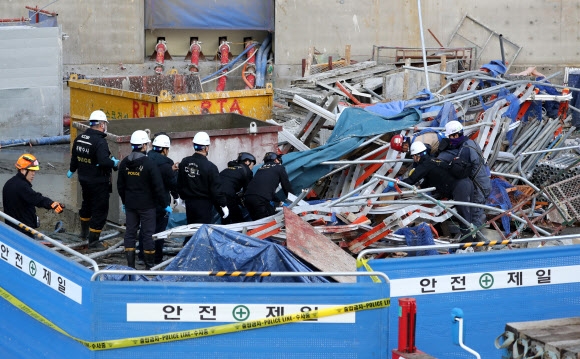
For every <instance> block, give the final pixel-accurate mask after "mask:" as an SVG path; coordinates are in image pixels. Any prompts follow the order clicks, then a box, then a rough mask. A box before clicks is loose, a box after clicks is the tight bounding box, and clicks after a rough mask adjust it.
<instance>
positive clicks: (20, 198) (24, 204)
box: [2, 172, 54, 237]
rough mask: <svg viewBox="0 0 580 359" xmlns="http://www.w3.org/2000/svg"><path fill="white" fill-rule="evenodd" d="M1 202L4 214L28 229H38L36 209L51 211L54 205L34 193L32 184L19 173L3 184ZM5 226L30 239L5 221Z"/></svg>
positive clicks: (49, 200) (48, 199)
mask: <svg viewBox="0 0 580 359" xmlns="http://www.w3.org/2000/svg"><path fill="white" fill-rule="evenodd" d="M2 200H3V202H4V213H6V214H7V215H9V216H10V217H12V218H14V219H16V220H18V221H20V222H22V223H23V224H25V225H27V226H28V227H30V228H38V217H37V216H36V207H39V208H46V209H51V208H52V207H51V205H52V203H54V201H53V200H51V199H50V198H48V197H44V196H43V195H42V194H40V193H38V192H36V191H34V190H33V189H32V183H30V182H28V181H27V180H26V177H25V176H24V175H23V174H22V173H20V172H18V173H17V174H16V175H15V176H14V177H12V178H10V179H9V180H8V181H6V183H5V184H4V187H3V188H2ZM6 224H7V225H9V226H10V227H14V228H16V229H17V230H19V231H20V232H22V233H24V234H26V235H28V236H29V237H32V235H31V234H30V233H28V232H26V231H25V230H23V229H20V228H19V227H18V226H17V225H15V224H13V223H12V222H10V221H6Z"/></svg>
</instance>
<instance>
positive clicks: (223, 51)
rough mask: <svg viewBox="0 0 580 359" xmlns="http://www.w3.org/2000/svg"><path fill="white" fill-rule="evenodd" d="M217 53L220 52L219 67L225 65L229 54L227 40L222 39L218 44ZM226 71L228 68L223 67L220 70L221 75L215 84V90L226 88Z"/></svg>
mask: <svg viewBox="0 0 580 359" xmlns="http://www.w3.org/2000/svg"><path fill="white" fill-rule="evenodd" d="M219 53H220V58H221V62H220V64H221V67H222V68H223V67H225V66H226V65H227V64H228V63H229V61H230V59H229V55H230V45H229V44H228V42H227V41H225V40H222V43H221V45H220V48H219ZM227 73H228V69H224V70H223V71H222V76H221V77H220V78H219V79H218V84H217V86H216V89H215V90H216V91H223V90H225V89H226V82H227V75H226V74H227Z"/></svg>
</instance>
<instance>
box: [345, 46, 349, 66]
mask: <svg viewBox="0 0 580 359" xmlns="http://www.w3.org/2000/svg"><path fill="white" fill-rule="evenodd" d="M344 62H345V63H346V66H349V65H350V45H346V46H345V49H344Z"/></svg>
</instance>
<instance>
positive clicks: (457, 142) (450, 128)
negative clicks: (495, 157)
mask: <svg viewBox="0 0 580 359" xmlns="http://www.w3.org/2000/svg"><path fill="white" fill-rule="evenodd" d="M445 135H446V136H447V137H448V138H449V145H448V146H446V148H445V150H444V151H442V152H441V154H440V155H439V158H440V159H442V160H444V161H451V160H453V158H459V157H461V158H462V159H464V162H466V163H468V164H469V165H470V169H468V172H469V173H468V174H467V176H468V177H469V179H470V180H471V181H472V182H473V191H472V193H471V202H473V203H478V204H485V203H486V201H487V197H488V196H489V194H490V192H491V180H490V171H489V167H488V166H487V164H486V163H485V160H484V158H483V156H482V154H481V148H480V147H479V145H478V144H477V143H475V141H473V140H471V139H470V138H469V137H467V136H465V135H464V134H463V126H462V125H461V123H460V122H459V121H449V122H448V123H447V124H446V125H445ZM459 177H462V176H459ZM471 223H473V224H474V225H475V226H476V227H481V226H482V225H483V223H485V213H484V211H483V209H482V208H476V207H472V208H471Z"/></svg>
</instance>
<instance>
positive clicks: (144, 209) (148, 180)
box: [117, 130, 172, 269]
mask: <svg viewBox="0 0 580 359" xmlns="http://www.w3.org/2000/svg"><path fill="white" fill-rule="evenodd" d="M149 142H151V140H149V136H148V135H147V133H146V132H145V131H142V130H137V131H135V132H133V134H132V135H131V147H132V148H133V152H131V153H130V154H129V156H127V157H125V158H124V159H123V160H122V161H121V164H120V165H119V178H118V180H117V190H118V191H119V196H120V197H121V201H122V202H123V209H124V211H125V213H126V216H127V218H126V230H125V254H126V256H127V266H129V267H131V268H135V243H136V241H137V231H138V230H139V226H141V234H142V235H143V248H144V253H145V256H144V257H145V258H144V259H145V268H146V269H151V267H153V266H154V260H155V244H154V243H153V237H152V236H153V233H154V232H155V224H156V210H155V208H156V207H157V206H160V207H162V208H165V211H166V212H167V213H171V212H172V209H171V207H170V206H169V199H167V198H166V197H165V193H164V187H163V180H162V179H161V173H160V172H159V168H158V167H157V164H156V163H154V162H153V161H152V160H151V159H150V158H149V157H147V156H146V155H145V153H146V152H147V144H148V143H149Z"/></svg>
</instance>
